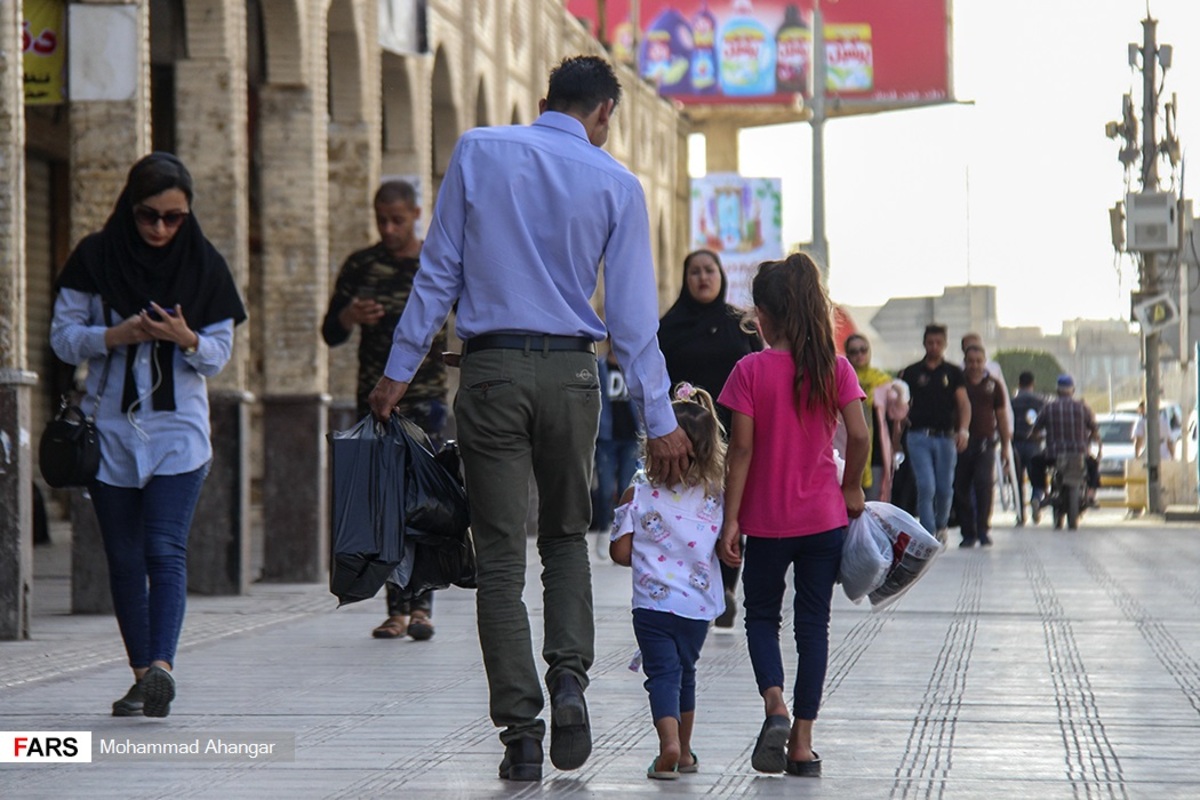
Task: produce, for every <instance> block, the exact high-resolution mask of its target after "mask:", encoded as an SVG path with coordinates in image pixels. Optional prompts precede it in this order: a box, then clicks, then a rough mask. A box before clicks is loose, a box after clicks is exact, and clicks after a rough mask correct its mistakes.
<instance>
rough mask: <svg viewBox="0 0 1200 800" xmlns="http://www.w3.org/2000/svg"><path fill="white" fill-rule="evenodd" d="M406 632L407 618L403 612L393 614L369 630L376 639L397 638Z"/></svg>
mask: <svg viewBox="0 0 1200 800" xmlns="http://www.w3.org/2000/svg"><path fill="white" fill-rule="evenodd" d="M407 632H408V618H407V617H405V616H404V615H403V614H395V615H393V616H390V617H388V618H387V619H385V620H384V621H383V624H382V625H380V626H379V627H378V628H376V629H375V630H373V631H371V635H372V636H374V637H375V638H376V639H399V638H400V637H401V636H403V635H404V634H405V633H407Z"/></svg>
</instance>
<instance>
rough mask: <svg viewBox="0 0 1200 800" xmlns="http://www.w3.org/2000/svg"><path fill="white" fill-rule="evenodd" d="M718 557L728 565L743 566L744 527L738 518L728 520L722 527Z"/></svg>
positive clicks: (718, 544)
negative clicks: (738, 521)
mask: <svg viewBox="0 0 1200 800" xmlns="http://www.w3.org/2000/svg"><path fill="white" fill-rule="evenodd" d="M717 558H719V559H721V562H722V563H724V564H725V565H726V566H728V567H737V566H741V563H742V529H741V528H740V527H739V526H738V524H737V520H732V521H729V522H726V523H725V525H724V527H722V528H721V538H720V540H719V541H718V542H717Z"/></svg>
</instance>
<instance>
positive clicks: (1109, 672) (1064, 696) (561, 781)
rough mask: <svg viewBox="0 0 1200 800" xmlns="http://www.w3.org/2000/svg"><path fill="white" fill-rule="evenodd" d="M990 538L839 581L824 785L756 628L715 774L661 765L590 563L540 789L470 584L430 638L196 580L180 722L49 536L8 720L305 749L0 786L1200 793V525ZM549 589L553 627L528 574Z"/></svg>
mask: <svg viewBox="0 0 1200 800" xmlns="http://www.w3.org/2000/svg"><path fill="white" fill-rule="evenodd" d="M1000 516H1001V515H1000V514H999V513H998V514H997V519H998V521H1003V520H1000ZM1004 516H1005V517H1007V515H1004ZM995 533H996V536H995V538H996V546H995V547H993V548H991V549H989V550H986V551H984V550H978V549H977V550H972V551H961V550H958V549H955V548H951V549H949V550H947V552H945V553H944V554H943V555H942V556H941V557H940V558H939V560H938V561H937V563H936V564H935V565H934V567H933V568H932V570H931V571H930V573H929V574H927V575H926V577H925V578H924V579H923V580H922V582H921V583H920V584H918V585H917V586H916V587H914V589H913V590H912V591H911V592H909V594H908V595H906V596H905V597H903V598H902V599H901V600H900V601H899V602H897V603H896V604H894V605H893V606H891V607H890V608H888V609H885V610H884V611H881V612H875V611H871V610H870V609H869V608H868V607H865V606H855V605H852V604H851V603H849V602H848V601H847V600H846V599H845V598H844V596H842V595H841V593H840V590H838V594H837V596H836V599H835V608H834V615H833V623H832V634H831V641H832V652H831V658H830V665H829V674H828V680H827V688H826V694H825V705H824V707H823V709H822V716H821V719H820V721H819V722H818V724H817V734H816V743H817V749H818V750H819V751H820V752H821V754H822V756H823V758H824V761H825V777H824V778H822V779H819V780H812V779H798V778H792V777H779V776H762V775H758V774H756V773H755V772H754V771H753V770H752V769H751V768H750V765H749V755H750V750H751V748H752V745H753V741H754V737H755V735H756V733H757V731H758V727H759V724H760V722H761V717H760V715H761V705H760V702H759V700H758V698H757V696H756V693H755V690H754V681H753V677H752V674H751V671H750V666H749V662H748V659H747V654H746V647H745V643H744V640H743V637H742V636H741V634H740V633H738V634H733V635H729V634H726V635H718V634H713V635H711V636H710V637H709V640H708V642H707V644H706V645H705V649H704V653H703V656H702V658H701V661H700V665H699V681H700V686H699V700H698V723H697V732H696V737H695V749H696V751H697V753H698V754H699V758H700V762H701V770H700V772H699V773H698V774H695V775H688V776H683V777H682V778H681V779H680V780H678V781H675V782H672V783H665V782H650V781H647V780H646V778H645V777H644V772H645V769H646V765H647V764H648V763H649V761H650V759H651V757H652V755H653V753H654V751H655V747H656V738H655V735H654V731H653V728H652V727H651V724H650V720H649V713H648V706H647V702H646V696H645V692H644V690H643V689H642V687H641V679H640V677H639V676H638V675H635V674H634V673H632V672H630V671H629V669H628V664H629V660H630V657H631V656H632V654H633V652H634V649H635V645H634V639H633V632H632V629H631V627H630V624H629V615H628V597H629V574H628V572H627V571H625V570H623V569H621V568H618V567H614V566H611V565H609V564H606V563H603V562H602V561H600V560H597V561H596V562H595V563H594V564H593V573H594V579H595V595H596V614H597V659H596V664H595V666H594V668H593V670H592V685H591V688H590V689H589V691H588V700H589V704H590V707H591V713H592V725H593V732H594V736H595V749H594V751H593V754H592V757H591V759H590V760H589V761H588V763H587V764H586V765H585V766H584V767H583V768H582V769H580V770H578V771H575V772H571V773H562V772H557V771H555V770H554V769H553V768H551V767H550V766H549V763H548V762H547V767H546V777H545V779H544V780H543V781H542V782H541V783H540V784H508V783H506V782H502V781H499V780H498V779H497V778H496V766H497V763H498V762H499V760H500V756H501V747H500V745H499V743H498V740H497V739H496V736H495V729H494V728H493V727H492V725H491V723H490V721H489V720H488V718H487V695H486V682H485V679H484V675H483V669H482V665H481V662H480V656H479V647H478V644H477V640H476V635H475V627H474V626H475V622H474V606H473V603H474V598H473V595H472V594H471V593H470V592H466V591H462V590H457V589H456V590H450V591H446V592H443V593H441V594H439V595H438V599H437V605H436V608H435V612H436V613H435V620H436V622H437V635H436V636H435V637H434V639H433V640H432V641H430V642H427V643H416V642H412V641H408V640H404V641H376V640H373V639H371V638H370V636H369V631H370V629H371V628H372V627H373V626H374V625H375V624H377V623H378V622H379V621H380V620H381V619H382V617H383V602H382V599H376V600H374V601H368V602H365V603H360V604H357V605H352V606H347V607H346V608H342V609H335V607H334V606H335V602H334V601H333V599H332V597H331V596H330V595H329V594H328V593H327V592H326V591H325V588H324V587H323V586H319V585H288V586H284V585H269V584H259V585H255V587H254V589H253V591H252V592H251V593H250V594H249V595H247V596H243V597H231V598H202V597H193V598H191V600H190V606H189V611H188V617H187V621H186V623H185V626H184V636H183V642H182V646H181V650H180V654H179V658H178V670H177V676H178V680H179V698H178V699H177V700H176V702H175V703H174V705H173V709H172V713H171V716H170V717H168V718H166V719H163V720H153V719H147V718H136V719H115V718H113V717H111V716H108V712H109V704H110V703H111V702H112V700H114V699H116V698H117V697H118V696H120V695H121V694H122V693H123V692H124V690H125V689H126V688H127V687H128V685H129V683H130V677H129V673H128V670H127V668H126V667H125V666H124V664H123V661H124V658H123V652H122V650H121V647H120V644H119V638H118V635H117V631H116V624H115V622H113V620H112V619H111V618H108V617H88V616H71V615H67V614H65V613H63V612H64V611H65V608H64V604H65V597H66V587H67V582H66V578H65V566H64V562H65V552H66V549H67V548H66V546H65V544H64V543H62V542H58V543H56V544H55V545H53V546H52V547H50V548H42V549H39V550H38V553H37V573H38V578H37V585H36V589H35V601H36V602H37V603H38V605H37V607H36V608H37V611H36V617H35V619H34V623H35V625H34V638H33V639H32V640H31V641H26V642H3V643H0V729H3V730H90V731H92V732H93V736H94V738H95V739H96V740H98V739H99V738H100V737H107V738H113V737H120V738H121V739H124V738H126V737H129V738H140V739H152V738H154V737H163V736H166V735H168V734H172V735H174V734H179V735H182V734H187V735H189V736H191V735H194V736H227V737H228V736H232V735H233V734H247V733H249V734H260V735H263V736H266V735H268V734H277V733H283V734H288V735H294V736H295V741H296V751H295V760H294V761H291V762H285V763H261V762H250V761H248V760H243V761H240V762H235V761H224V762H178V761H163V760H161V759H159V760H154V761H130V760H120V761H115V760H108V761H99V760H97V761H95V762H94V763H91V764H69V765H39V766H19V767H18V766H15V765H12V764H0V798H54V800H58V799H59V798H74V797H81V798H82V797H87V798H108V797H112V798H158V797H163V798H207V797H212V798H229V799H232V798H265V797H268V796H269V797H281V798H372V797H397V798H442V797H468V798H477V797H478V798H483V797H580V798H583V797H621V796H625V795H630V794H633V795H637V796H658V795H667V796H679V797H697V796H712V797H732V796H736V797H741V796H752V797H768V798H770V797H838V798H947V799H948V800H957V798H983V797H987V798H997V797H999V798H1011V797H1022V796H1023V797H1028V798H1036V799H1037V800H1042V799H1043V798H1072V799H1073V800H1078V799H1079V798H1156V799H1157V798H1196V797H1200V761H1198V758H1197V753H1200V581H1198V580H1197V578H1198V576H1200V530H1197V529H1196V528H1195V526H1194V525H1190V524H1165V523H1162V522H1153V521H1133V522H1127V521H1124V520H1123V519H1122V518H1121V517H1120V516H1119V513H1118V512H1111V511H1098V512H1094V513H1093V514H1092V515H1091V516H1089V517H1088V518H1086V519H1085V520H1084V524H1083V528H1082V529H1081V530H1080V531H1078V532H1075V533H1066V532H1052V531H1050V530H1049V529H1048V528H1047V526H1046V525H1045V523H1043V525H1042V527H1040V528H1035V529H1029V528H1026V529H1015V530H1014V529H1012V528H1006V527H1003V526H1000V527H998V528H997V530H996V531H995ZM60 538H61V537H60ZM530 552H531V561H532V559H535V558H536V556H535V555H534V553H535V552H536V551H534V550H532V549H531V551H530ZM530 585H531V588H530V590H529V591H528V593H527V595H526V602H527V603H528V604H529V605H530V607H531V609H535V610H536V612H537V613H535V615H534V617H535V620H538V619H539V618H540V609H541V598H540V591H538V589H537V586H538V579H537V571H536V569H533V568H531V570H530ZM539 627H540V626H539ZM538 629H539V628H535V635H536V632H537V630H538ZM784 639H785V642H787V643H790V635H789V634H788V633H786V632H785V634H784ZM786 651H787V648H786V647H785V652H786ZM792 660H793V661H794V655H793V657H792Z"/></svg>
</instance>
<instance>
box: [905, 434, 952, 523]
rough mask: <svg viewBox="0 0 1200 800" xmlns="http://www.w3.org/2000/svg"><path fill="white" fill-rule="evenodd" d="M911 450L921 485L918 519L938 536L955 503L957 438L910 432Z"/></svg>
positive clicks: (918, 498) (910, 459) (914, 472)
mask: <svg viewBox="0 0 1200 800" xmlns="http://www.w3.org/2000/svg"><path fill="white" fill-rule="evenodd" d="M907 449H908V458H909V461H910V462H911V463H912V470H913V477H914V478H915V479H916V481H917V516H918V517H919V518H920V522H921V527H922V528H924V529H925V530H927V531H929V532H930V533H937V532H938V531H940V530H942V529H943V528H945V527H946V526H947V524H949V522H950V503H951V502H953V500H954V465H955V464H956V463H957V462H958V452H957V451H956V450H955V449H954V437H953V436H930V435H929V434H927V433H922V432H920V431H915V430H913V431H909V432H908V443H907Z"/></svg>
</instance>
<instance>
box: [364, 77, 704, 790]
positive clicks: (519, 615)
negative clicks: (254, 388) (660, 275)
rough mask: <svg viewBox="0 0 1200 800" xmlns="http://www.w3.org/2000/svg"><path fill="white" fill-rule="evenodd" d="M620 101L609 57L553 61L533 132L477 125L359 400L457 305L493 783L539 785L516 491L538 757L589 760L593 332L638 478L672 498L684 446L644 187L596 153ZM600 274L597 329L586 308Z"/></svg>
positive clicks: (463, 145)
mask: <svg viewBox="0 0 1200 800" xmlns="http://www.w3.org/2000/svg"><path fill="white" fill-rule="evenodd" d="M620 93H621V87H620V84H619V83H618V81H617V78H616V75H615V74H614V73H613V71H612V67H611V66H609V64H608V63H607V62H605V61H604V60H603V59H600V58H596V57H592V56H578V57H575V58H569V59H565V60H564V61H563V62H562V63H561V64H559V65H558V66H557V67H556V68H555V69H554V70H553V71H552V72H551V74H550V83H549V91H548V92H547V97H546V98H545V99H544V100H542V101H541V102H540V103H539V110H540V111H541V112H542V113H541V116H540V117H538V119H537V120H536V121H535V122H534V123H533V124H532V125H530V126H520V127H519V126H513V127H500V128H476V129H474V130H471V131H468V132H467V133H466V134H464V135H463V137H462V138H461V139H460V140H459V142H458V145H457V146H456V147H455V150H454V154H453V155H452V156H451V159H450V165H449V167H448V169H447V172H446V175H445V178H444V181H443V183H442V186H441V190H440V191H439V194H438V201H437V207H436V210H435V212H434V216H433V220H432V222H431V224H430V228H429V234H428V236H427V237H426V240H425V247H424V249H423V250H422V252H421V269H420V270H419V271H418V272H417V274H416V278H415V279H414V282H413V290H412V295H411V296H410V297H409V302H408V305H407V307H406V308H405V310H404V314H403V316H402V317H401V319H400V322H399V324H398V325H397V326H396V333H395V338H394V341H393V344H392V352H391V355H390V357H389V359H388V364H387V367H386V369H385V370H384V376H383V378H381V379H380V381H379V383H378V384H377V385H376V387H375V389H374V391H372V393H371V396H370V398H369V402H370V404H371V410H372V412H373V413H374V414H375V416H376V417H378V418H379V419H386V418H387V416H388V415H389V414H390V413H391V412H392V409H393V408H394V407H395V405H396V403H397V402H398V401H399V400H400V399H401V398H402V397H403V396H404V393H405V391H406V390H407V388H408V381H410V380H411V378H412V376H413V375H414V373H415V372H416V369H417V367H418V366H420V364H421V360H422V359H423V358H424V356H425V354H426V353H427V352H428V350H429V345H430V341H431V339H432V337H433V335H434V333H435V332H436V331H437V330H438V329H439V328H440V326H441V325H442V323H443V322H444V320H445V319H446V317H447V315H448V314H449V312H450V309H451V307H452V306H453V304H454V303H455V302H456V301H457V302H458V310H457V317H456V327H457V332H458V335H459V336H460V337H461V338H462V339H463V340H464V341H465V342H466V345H465V348H464V356H463V359H462V378H461V382H460V383H461V387H462V388H461V389H460V391H459V393H458V397H457V398H456V400H455V414H456V419H457V423H458V434H459V442H460V446H461V449H462V458H463V467H464V469H465V472H466V479H467V492H468V497H469V499H470V503H471V527H472V532H473V534H474V537H475V548H476V553H477V560H478V564H479V566H478V575H477V582H478V586H479V589H478V594H477V600H476V609H477V616H478V625H479V640H480V645H481V648H482V650H483V660H484V666H485V668H486V669H487V674H488V685H489V688H490V706H491V716H492V720H493V722H495V724H496V725H497V726H500V727H503V728H504V730H503V732H502V733H501V735H500V740H501V741H502V742H503V743H504V745H505V755H504V759H503V761H501V763H500V777H501V778H505V779H508V780H517V781H531V780H540V779H541V777H542V744H541V741H542V738H543V737H544V735H545V723H544V722H542V721H541V720H540V719H539V718H538V715H539V714H540V713H541V711H542V708H543V705H544V703H543V699H542V689H541V686H540V685H539V683H538V676H537V670H536V666H535V663H534V659H533V652H532V640H531V637H530V626H529V618H528V612H527V610H526V608H525V604H524V603H523V602H522V599H521V594H522V591H523V589H524V585H525V520H526V512H527V510H528V491H527V486H528V481H529V476H530V473H531V472H532V474H533V475H534V476H535V477H536V479H537V484H538V494H539V508H538V551H539V553H540V555H541V560H542V565H543V571H542V584H543V589H544V600H545V612H544V613H545V643H544V646H543V650H542V655H543V657H544V658H545V660H546V662H547V665H548V668H547V671H546V684H547V686H548V687H549V690H550V700H551V713H550V721H551V734H550V760H551V762H552V763H553V764H554V765H555V766H556V767H558V768H559V769H567V770H569V769H577V768H579V767H580V766H582V765H583V763H584V762H585V761H586V759H587V757H588V755H589V754H590V752H591V729H590V724H589V720H588V715H587V707H586V704H585V703H584V698H583V690H584V688H585V687H586V686H587V670H588V668H589V667H590V666H591V663H592V660H593V657H594V626H593V619H592V587H591V574H590V570H589V566H588V548H587V540H586V533H587V529H588V523H589V521H590V516H591V514H590V505H591V504H590V497H589V489H590V483H591V471H592V459H593V453H594V449H595V442H596V432H597V426H598V421H599V411H600V387H599V382H598V380H597V376H596V361H595V345H594V343H595V342H597V341H600V340H602V339H604V337H605V335H606V333H610V334H611V336H612V342H613V348H614V349H615V350H616V353H617V357H618V359H619V361H620V363H621V365H622V367H623V369H624V372H625V376H626V379H627V381H628V384H629V390H630V393H631V395H632V396H633V398H634V400H635V402H636V403H637V405H638V407H639V408H640V410H641V411H642V413H643V415H644V417H645V421H646V428H647V431H648V433H647V437H648V438H647V464H648V468H649V469H650V470H651V474H652V475H653V476H654V477H655V478H657V479H658V480H659V481H660V482H662V483H665V484H666V485H674V484H675V483H677V482H678V480H679V477H680V476H681V475H682V474H683V472H684V471H685V470H686V468H687V462H688V459H689V457H690V456H691V445H690V443H689V441H688V439H687V436H686V434H684V433H683V431H682V430H680V428H679V427H678V425H677V424H676V422H675V414H674V412H673V411H672V409H671V404H670V395H669V392H670V380H669V378H668V376H667V371H666V366H665V364H664V361H663V357H662V354H661V353H660V352H659V349H658V344H657V341H656V332H657V328H658V302H657V290H656V285H655V278H654V265H653V261H652V259H651V245H650V226H649V219H648V215H647V212H646V204H645V196H644V194H643V191H642V187H641V184H640V183H639V182H638V179H637V178H636V177H634V176H633V175H632V174H631V173H630V172H629V171H628V170H627V169H625V168H624V167H623V166H621V165H620V164H619V163H617V162H616V161H615V160H614V159H613V158H612V157H611V156H609V155H608V153H606V152H604V151H603V150H602V149H600V148H601V147H602V146H603V145H604V143H605V142H606V141H607V140H608V131H609V124H610V122H611V117H612V113H613V110H614V108H615V107H616V103H617V101H618V100H619V99H620ZM601 262H603V264H604V276H605V278H604V288H605V292H604V294H605V302H604V306H605V319H604V320H603V321H602V320H601V319H600V318H599V317H598V316H597V314H596V312H595V310H594V309H593V308H592V306H591V297H592V295H593V293H594V292H595V290H596V285H597V282H598V274H599V269H600V264H601Z"/></svg>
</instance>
